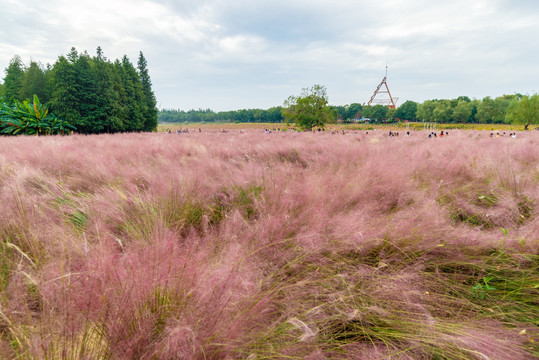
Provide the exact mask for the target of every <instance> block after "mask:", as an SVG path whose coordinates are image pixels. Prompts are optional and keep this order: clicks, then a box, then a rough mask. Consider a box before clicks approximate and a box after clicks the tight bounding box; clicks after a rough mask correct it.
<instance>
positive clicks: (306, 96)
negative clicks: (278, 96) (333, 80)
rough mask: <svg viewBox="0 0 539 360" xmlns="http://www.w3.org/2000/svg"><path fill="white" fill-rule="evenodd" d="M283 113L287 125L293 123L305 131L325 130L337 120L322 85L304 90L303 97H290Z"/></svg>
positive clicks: (285, 103)
mask: <svg viewBox="0 0 539 360" xmlns="http://www.w3.org/2000/svg"><path fill="white" fill-rule="evenodd" d="M282 111H283V117H284V118H285V120H286V123H287V124H288V123H290V121H293V122H294V123H295V124H296V125H297V126H299V127H301V128H302V129H305V130H311V129H312V128H314V127H319V128H323V127H324V125H325V124H327V123H328V122H332V121H334V120H335V112H334V111H333V109H332V108H331V107H330V106H329V105H328V96H327V91H326V88H325V87H324V86H322V85H313V86H312V87H310V88H304V89H303V90H302V92H301V95H299V96H294V95H292V96H290V97H289V98H288V99H287V100H285V102H284V108H283V110H282Z"/></svg>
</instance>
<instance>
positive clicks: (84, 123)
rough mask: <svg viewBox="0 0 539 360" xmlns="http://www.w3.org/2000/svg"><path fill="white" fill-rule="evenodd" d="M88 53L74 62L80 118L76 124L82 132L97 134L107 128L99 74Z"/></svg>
mask: <svg viewBox="0 0 539 360" xmlns="http://www.w3.org/2000/svg"><path fill="white" fill-rule="evenodd" d="M90 61H91V60H90V57H89V56H88V54H82V55H81V56H79V57H78V59H77V61H76V62H75V63H74V67H73V72H74V78H75V86H74V95H75V98H76V99H77V103H78V110H79V113H80V118H79V119H78V121H77V122H76V123H75V124H74V125H75V126H76V127H77V129H78V130H79V131H80V132H83V133H86V134H97V133H100V132H103V131H104V129H105V124H104V121H105V119H104V116H101V115H103V114H102V113H101V112H102V109H100V107H99V97H98V90H99V89H98V84H97V76H96V74H95V72H94V70H93V69H92V67H91V66H90Z"/></svg>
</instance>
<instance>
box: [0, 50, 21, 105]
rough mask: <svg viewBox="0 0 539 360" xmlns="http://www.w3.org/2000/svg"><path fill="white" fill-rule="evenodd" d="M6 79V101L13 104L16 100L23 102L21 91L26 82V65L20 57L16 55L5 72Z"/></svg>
mask: <svg viewBox="0 0 539 360" xmlns="http://www.w3.org/2000/svg"><path fill="white" fill-rule="evenodd" d="M5 73H6V77H5V78H4V97H5V101H7V102H8V103H12V102H13V101H14V100H22V99H21V97H20V89H21V85H22V82H23V80H24V64H23V62H22V60H21V58H20V56H18V55H16V56H15V57H13V59H11V61H10V62H9V65H8V67H7V68H6V70H5Z"/></svg>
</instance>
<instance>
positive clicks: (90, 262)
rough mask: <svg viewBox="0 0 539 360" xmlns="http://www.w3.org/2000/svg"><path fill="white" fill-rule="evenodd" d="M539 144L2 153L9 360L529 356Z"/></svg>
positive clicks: (323, 139)
mask: <svg viewBox="0 0 539 360" xmlns="http://www.w3.org/2000/svg"><path fill="white" fill-rule="evenodd" d="M538 206H539V137H538V134H534V133H531V132H530V133H519V134H518V137H517V138H510V137H499V138H492V137H490V136H489V134H488V133H484V132H473V131H451V132H450V134H449V136H446V137H443V138H432V139H429V138H427V136H426V134H425V133H424V132H419V131H418V132H412V133H411V136H403V134H401V136H399V137H388V136H386V134H385V133H381V132H376V131H374V132H373V131H370V132H369V134H366V133H365V131H357V132H353V131H351V132H348V133H347V134H346V135H342V134H339V135H332V134H331V133H329V132H323V133H293V132H277V133H271V134H264V133H263V131H261V130H246V131H245V132H244V133H240V132H239V131H232V132H228V133H219V132H202V133H191V134H180V135H176V134H163V133H159V134H156V133H154V134H123V135H99V136H78V135H74V136H69V137H1V138H0V239H1V243H0V246H1V248H0V334H1V337H0V357H1V358H6V359H9V358H12V359H15V358H17V359H36V358H39V359H42V358H43V359H241V358H244V359H265V358H287V359H291V358H292V359H334V358H349V359H387V358H391V359H492V360H494V359H500V360H502V359H534V358H536V357H537V356H539V348H538V346H537V343H538V341H539V338H538V333H539V332H538V329H539V328H538V327H539V323H538V322H537V319H539V310H538V309H539V271H538V268H539V257H538V255H537V254H538V252H539V216H538V211H537V209H538Z"/></svg>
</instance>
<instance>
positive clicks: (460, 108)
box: [451, 100, 474, 123]
mask: <svg viewBox="0 0 539 360" xmlns="http://www.w3.org/2000/svg"><path fill="white" fill-rule="evenodd" d="M473 108H474V104H473V103H472V102H470V101H466V100H459V101H458V103H457V106H455V108H454V109H453V114H451V120H452V121H453V122H456V123H466V122H469V121H470V120H471V118H472V113H473Z"/></svg>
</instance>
